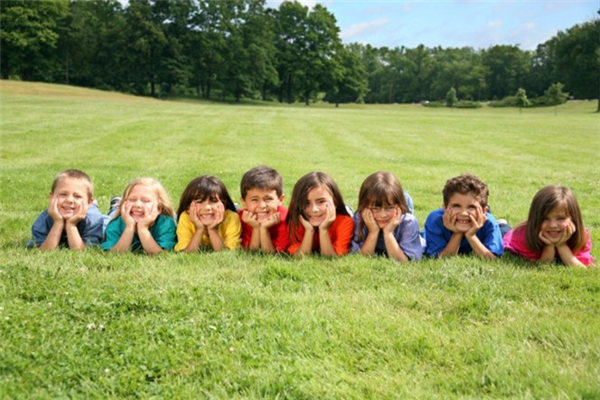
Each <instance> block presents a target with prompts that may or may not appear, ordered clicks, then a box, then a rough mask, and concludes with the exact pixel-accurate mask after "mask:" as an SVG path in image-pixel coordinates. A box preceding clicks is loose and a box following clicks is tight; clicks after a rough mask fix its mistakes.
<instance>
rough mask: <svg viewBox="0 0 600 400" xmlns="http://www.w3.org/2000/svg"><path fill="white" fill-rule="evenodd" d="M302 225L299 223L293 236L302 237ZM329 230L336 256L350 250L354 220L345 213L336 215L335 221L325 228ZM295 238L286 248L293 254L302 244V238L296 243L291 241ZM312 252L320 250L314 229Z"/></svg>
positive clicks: (317, 234)
mask: <svg viewBox="0 0 600 400" xmlns="http://www.w3.org/2000/svg"><path fill="white" fill-rule="evenodd" d="M304 231H305V230H304V227H303V226H302V225H300V226H299V227H298V229H297V231H296V235H292V237H293V238H296V237H298V238H303V237H304ZM327 231H328V232H329V237H330V238H331V244H332V245H333V249H334V250H335V254H337V255H338V256H341V255H344V254H347V253H348V251H349V250H350V242H351V241H352V236H353V235H354V221H353V220H352V218H350V217H349V216H347V215H337V216H336V217H335V221H333V224H331V226H330V227H329V229H328V230H327ZM294 240H295V239H293V240H292V244H291V245H290V247H289V248H288V251H289V252H290V254H292V255H293V254H294V253H295V252H296V251H298V249H299V248H300V245H301V244H302V239H300V241H299V242H298V243H293V241H294ZM312 251H313V252H320V251H321V249H320V245H319V230H318V229H315V235H314V236H313V245H312Z"/></svg>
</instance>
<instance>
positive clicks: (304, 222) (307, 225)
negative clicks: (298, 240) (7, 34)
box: [300, 215, 314, 232]
mask: <svg viewBox="0 0 600 400" xmlns="http://www.w3.org/2000/svg"><path fill="white" fill-rule="evenodd" d="M300 223H301V224H302V226H303V227H304V230H305V231H307V232H308V231H312V230H313V229H314V228H313V226H312V225H311V224H310V222H308V221H307V220H306V218H304V217H303V216H302V215H301V216H300Z"/></svg>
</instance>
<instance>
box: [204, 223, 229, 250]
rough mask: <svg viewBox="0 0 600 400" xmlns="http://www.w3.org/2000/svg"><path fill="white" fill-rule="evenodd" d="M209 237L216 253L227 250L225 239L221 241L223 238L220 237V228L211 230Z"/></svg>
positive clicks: (209, 230)
mask: <svg viewBox="0 0 600 400" xmlns="http://www.w3.org/2000/svg"><path fill="white" fill-rule="evenodd" d="M208 237H209V239H210V244H211V246H212V248H213V250H214V251H221V250H223V249H225V248H226V247H225V244H223V239H221V236H219V229H218V227H217V228H215V229H211V228H209V229H208Z"/></svg>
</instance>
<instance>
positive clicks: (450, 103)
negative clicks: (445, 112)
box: [446, 87, 458, 107]
mask: <svg viewBox="0 0 600 400" xmlns="http://www.w3.org/2000/svg"><path fill="white" fill-rule="evenodd" d="M457 101H458V98H456V89H454V87H451V88H450V90H448V93H446V106H447V107H454V105H455V104H456V102H457Z"/></svg>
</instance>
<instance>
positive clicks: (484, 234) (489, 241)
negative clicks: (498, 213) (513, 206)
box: [478, 213, 504, 257]
mask: <svg viewBox="0 0 600 400" xmlns="http://www.w3.org/2000/svg"><path fill="white" fill-rule="evenodd" d="M487 217H488V220H487V221H485V223H484V224H483V226H482V227H481V235H478V236H479V239H480V240H481V243H482V244H483V245H484V246H485V247H486V248H487V249H488V250H489V251H491V252H492V253H493V254H494V255H496V256H497V257H500V256H501V255H502V253H504V244H503V243H502V233H501V232H500V227H499V226H498V222H496V219H495V218H494V217H493V216H492V215H491V214H489V213H488V214H487Z"/></svg>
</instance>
